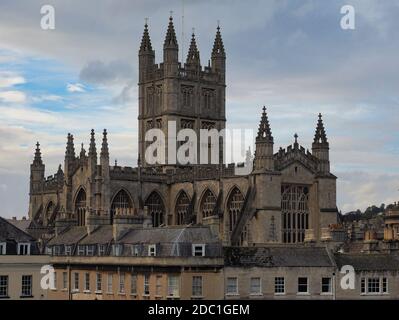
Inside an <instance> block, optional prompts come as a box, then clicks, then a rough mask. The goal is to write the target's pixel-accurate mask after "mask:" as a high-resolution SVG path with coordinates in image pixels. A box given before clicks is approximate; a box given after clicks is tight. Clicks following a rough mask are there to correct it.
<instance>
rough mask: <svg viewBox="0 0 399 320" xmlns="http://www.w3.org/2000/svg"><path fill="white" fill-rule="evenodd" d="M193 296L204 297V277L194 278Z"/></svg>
mask: <svg viewBox="0 0 399 320" xmlns="http://www.w3.org/2000/svg"><path fill="white" fill-rule="evenodd" d="M192 296H193V297H202V276H193V285H192Z"/></svg>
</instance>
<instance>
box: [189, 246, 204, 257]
mask: <svg viewBox="0 0 399 320" xmlns="http://www.w3.org/2000/svg"><path fill="white" fill-rule="evenodd" d="M192 252H193V256H194V257H204V256H205V244H193V246H192Z"/></svg>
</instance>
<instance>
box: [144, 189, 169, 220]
mask: <svg viewBox="0 0 399 320" xmlns="http://www.w3.org/2000/svg"><path fill="white" fill-rule="evenodd" d="M145 206H147V208H148V213H149V214H150V215H151V218H152V225H153V226H154V227H159V226H160V225H162V224H163V223H164V215H165V207H164V205H163V201H162V199H161V197H160V195H159V194H158V193H157V192H155V191H153V192H152V193H151V194H150V195H149V197H148V198H147V200H146V202H145Z"/></svg>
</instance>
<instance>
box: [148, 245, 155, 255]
mask: <svg viewBox="0 0 399 320" xmlns="http://www.w3.org/2000/svg"><path fill="white" fill-rule="evenodd" d="M148 255H149V256H150V257H155V256H156V255H157V246H156V245H155V244H150V245H149V246H148Z"/></svg>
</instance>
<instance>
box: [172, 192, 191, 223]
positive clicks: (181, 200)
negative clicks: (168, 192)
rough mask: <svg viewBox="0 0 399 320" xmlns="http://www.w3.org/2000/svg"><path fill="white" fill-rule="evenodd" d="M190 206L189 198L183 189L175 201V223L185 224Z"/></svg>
mask: <svg viewBox="0 0 399 320" xmlns="http://www.w3.org/2000/svg"><path fill="white" fill-rule="evenodd" d="M189 206H190V199H189V197H188V195H187V193H185V192H184V191H181V192H180V194H179V197H178V198H177V201H176V210H175V212H176V224H177V225H181V224H185V223H186V220H187V215H188V208H189Z"/></svg>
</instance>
